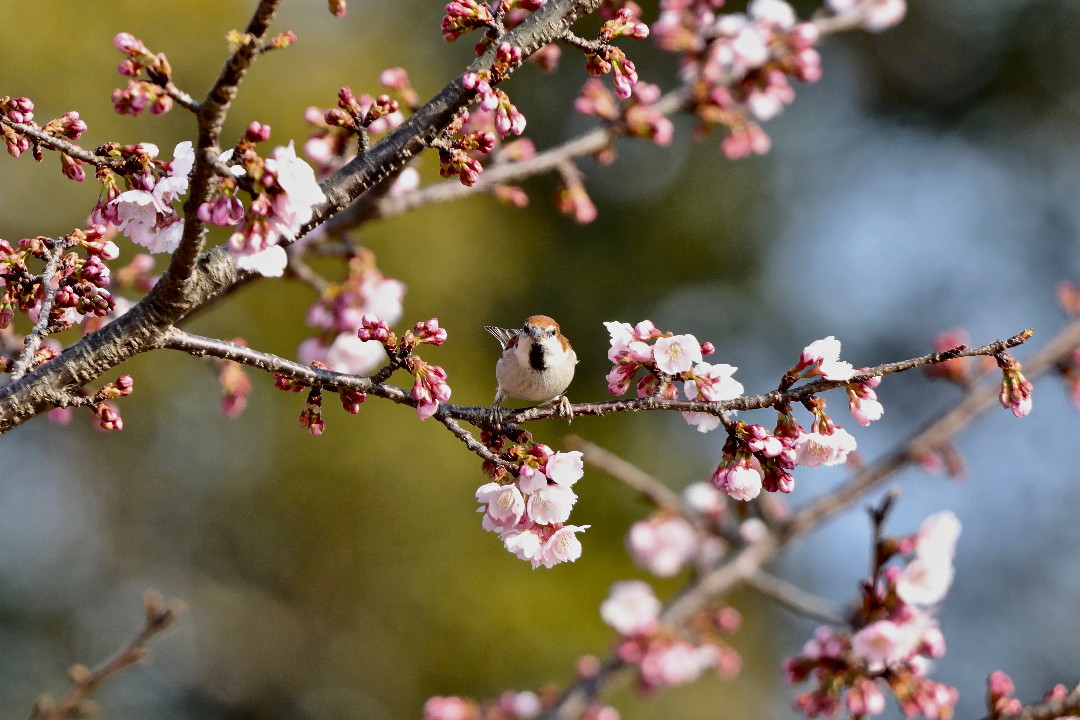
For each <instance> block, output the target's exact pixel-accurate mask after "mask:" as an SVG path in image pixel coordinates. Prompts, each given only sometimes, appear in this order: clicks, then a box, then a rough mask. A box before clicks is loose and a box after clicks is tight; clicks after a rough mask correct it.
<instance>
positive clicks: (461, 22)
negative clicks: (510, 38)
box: [442, 0, 547, 55]
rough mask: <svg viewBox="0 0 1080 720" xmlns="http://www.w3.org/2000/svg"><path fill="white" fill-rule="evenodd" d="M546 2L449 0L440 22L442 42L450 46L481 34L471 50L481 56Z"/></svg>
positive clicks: (527, 0) (532, 0)
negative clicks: (482, 33) (460, 40)
mask: <svg viewBox="0 0 1080 720" xmlns="http://www.w3.org/2000/svg"><path fill="white" fill-rule="evenodd" d="M546 2H547V0H496V1H495V2H478V1H477V0H453V2H450V3H448V4H447V5H446V7H445V8H444V11H445V12H446V15H444V16H443V20H442V35H443V39H445V40H446V41H447V42H454V41H455V40H457V39H458V38H459V37H461V36H462V35H464V34H465V33H468V32H471V31H473V30H482V31H483V32H484V36H483V38H481V40H480V41H479V42H477V43H476V45H475V46H474V47H473V50H474V52H475V53H476V54H477V55H483V54H484V51H486V50H487V49H488V48H489V47H490V46H491V44H492V43H493V42H495V41H496V40H497V39H498V37H499V36H500V35H501V34H502V33H503V32H505V31H507V30H511V29H513V28H515V27H517V26H518V25H519V24H520V23H521V21H522V20H524V19H525V18H526V17H527V16H528V14H529V13H531V12H533V11H534V10H537V9H539V8H540V7H542V6H543V5H544V4H545V3H546Z"/></svg>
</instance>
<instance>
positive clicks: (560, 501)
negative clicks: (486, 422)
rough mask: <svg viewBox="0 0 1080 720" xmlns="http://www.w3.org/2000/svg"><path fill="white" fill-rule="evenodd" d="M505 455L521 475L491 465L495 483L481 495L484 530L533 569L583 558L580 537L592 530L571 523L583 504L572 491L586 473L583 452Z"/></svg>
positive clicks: (525, 450) (539, 450)
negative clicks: (576, 505) (576, 507)
mask: <svg viewBox="0 0 1080 720" xmlns="http://www.w3.org/2000/svg"><path fill="white" fill-rule="evenodd" d="M502 457H503V459H505V460H508V461H509V462H511V463H513V464H514V465H515V467H516V476H515V475H513V474H511V473H510V472H509V471H508V470H507V469H506V468H505V467H503V466H500V465H494V466H491V465H489V466H485V468H486V469H490V471H491V475H492V481H491V482H488V483H485V484H484V485H481V486H480V488H479V489H477V491H476V499H477V501H478V502H479V503H480V508H479V509H478V510H477V512H482V513H483V514H484V519H483V523H482V525H483V528H484V529H485V530H488V531H490V532H495V533H498V534H499V539H500V540H502V543H503V546H504V547H505V548H506V549H507V550H508V551H510V552H512V553H513V554H514V555H516V556H517V557H518V558H520V559H521V560H525V561H528V562H530V563H532V567H533V569H536V568H538V567H540V566H541V565H543V566H544V567H548V568H550V567H553V566H554V565H556V564H558V563H563V562H573V561H575V560H577V559H578V558H579V557H581V541H580V540H578V538H577V535H576V533H579V532H582V531H584V530H586V529H587V528H588V527H589V526H588V525H567V524H566V522H567V520H569V519H570V511H571V509H572V508H573V507H574V503H575V502H577V495H576V494H575V493H574V491H573V490H572V489H571V487H572V486H573V485H574V483H576V482H577V481H578V480H580V479H581V478H582V476H583V475H584V474H585V473H584V468H583V465H582V461H581V453H580V452H577V451H574V452H555V451H553V450H552V449H551V448H549V447H547V446H546V445H529V446H526V445H513V446H512V447H511V448H510V449H509V450H508V451H506V452H504V453H503V454H502Z"/></svg>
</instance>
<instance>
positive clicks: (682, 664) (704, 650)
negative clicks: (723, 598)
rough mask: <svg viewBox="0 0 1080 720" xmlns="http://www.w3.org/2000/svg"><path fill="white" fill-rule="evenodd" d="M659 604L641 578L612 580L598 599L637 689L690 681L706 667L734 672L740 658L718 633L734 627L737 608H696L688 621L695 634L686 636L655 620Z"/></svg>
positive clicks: (649, 689)
mask: <svg viewBox="0 0 1080 720" xmlns="http://www.w3.org/2000/svg"><path fill="white" fill-rule="evenodd" d="M660 610H661V606H660V601H659V600H658V599H657V598H656V595H655V594H654V593H653V590H652V587H650V586H649V584H648V583H645V582H643V581H641V580H625V581H622V582H617V583H615V584H613V585H612V586H611V590H610V592H609V593H608V597H607V599H606V600H604V602H603V603H601V605H600V617H601V618H602V619H603V620H604V622H606V623H607V624H608V625H610V626H611V627H612V628H614V629H615V631H616V632H618V633H619V638H618V640H617V641H616V647H615V654H616V655H617V656H618V657H619V659H620V660H621V661H623V662H624V663H627V664H629V665H632V666H634V667H635V668H636V669H637V671H638V672H637V679H636V683H635V684H636V687H637V689H638V691H639V692H642V693H652V692H655V691H657V690H659V689H661V688H665V687H672V686H675V685H682V684H685V683H688V682H692V681H693V680H696V679H697V678H698V677H700V676H701V674H702V673H704V672H706V671H710V670H711V671H715V672H716V673H717V674H719V675H720V676H721V677H725V678H730V677H733V676H735V675H737V674H738V672H739V670H740V669H741V666H742V660H741V658H740V657H739V655H738V653H736V652H735V651H734V650H733V649H732V648H731V647H730V646H729V645H728V644H727V643H726V642H724V640H723V639H722V635H728V634H730V633H732V632H734V631H735V630H737V629H738V627H739V624H740V617H739V613H738V611H736V610H735V609H734V608H721V609H719V610H714V611H706V612H704V613H702V614H701V617H700V618H699V621H695V622H693V623H690V625H691V626H692V627H694V628H695V630H696V632H697V635H696V636H695V637H693V638H689V639H688V638H685V637H681V636H679V635H677V634H675V633H674V632H673V631H671V630H670V629H669V628H667V627H665V626H664V625H663V624H662V623H660V620H659V618H660Z"/></svg>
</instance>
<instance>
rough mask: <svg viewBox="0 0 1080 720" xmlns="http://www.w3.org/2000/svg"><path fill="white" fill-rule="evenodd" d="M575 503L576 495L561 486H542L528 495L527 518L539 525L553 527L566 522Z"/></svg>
mask: <svg viewBox="0 0 1080 720" xmlns="http://www.w3.org/2000/svg"><path fill="white" fill-rule="evenodd" d="M575 502H577V495H576V494H575V493H574V491H573V490H571V489H570V488H568V487H563V486H562V485H548V484H547V483H546V482H545V484H544V486H543V487H542V488H540V489H538V490H536V491H534V492H533V493H531V494H530V495H529V499H528V502H527V507H528V510H529V517H530V518H531V519H532V520H533V522H536V523H539V524H541V525H555V524H557V523H563V522H566V521H567V520H568V519H569V518H570V511H571V510H572V509H573V508H574V503H575Z"/></svg>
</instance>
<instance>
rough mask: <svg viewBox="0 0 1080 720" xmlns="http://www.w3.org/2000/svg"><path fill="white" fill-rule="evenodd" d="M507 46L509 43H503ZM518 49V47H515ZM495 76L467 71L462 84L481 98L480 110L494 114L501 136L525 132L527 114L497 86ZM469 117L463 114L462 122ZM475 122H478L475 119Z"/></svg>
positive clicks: (493, 117)
mask: <svg viewBox="0 0 1080 720" xmlns="http://www.w3.org/2000/svg"><path fill="white" fill-rule="evenodd" d="M503 44H504V45H506V47H510V46H509V45H508V44H506V43H503ZM515 49H516V48H515ZM519 54H520V51H519ZM496 82H497V81H496V79H495V76H493V75H492V73H490V72H488V71H487V70H481V71H479V72H470V73H465V74H464V75H462V76H461V85H462V87H464V88H465V89H466V90H473V91H475V92H476V94H477V96H478V97H479V99H480V104H479V107H480V110H482V111H484V113H491V114H492V126H493V127H494V128H495V130H496V132H498V133H499V137H501V138H505V137H507V136H508V135H520V134H521V133H523V132H525V116H524V115H522V114H521V112H520V111H519V110H518V109H517V106H516V105H514V104H513V103H512V102H510V96H509V95H507V94H506V93H505V92H503V91H502V90H500V89H499V88H497V87H494V84H495V83H496ZM468 119H469V118H468V117H467V116H463V118H462V122H464V121H467V120H468ZM473 124H474V125H475V124H476V121H475V120H474V122H473ZM453 128H454V126H451V128H448V133H449V132H451V131H453Z"/></svg>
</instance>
